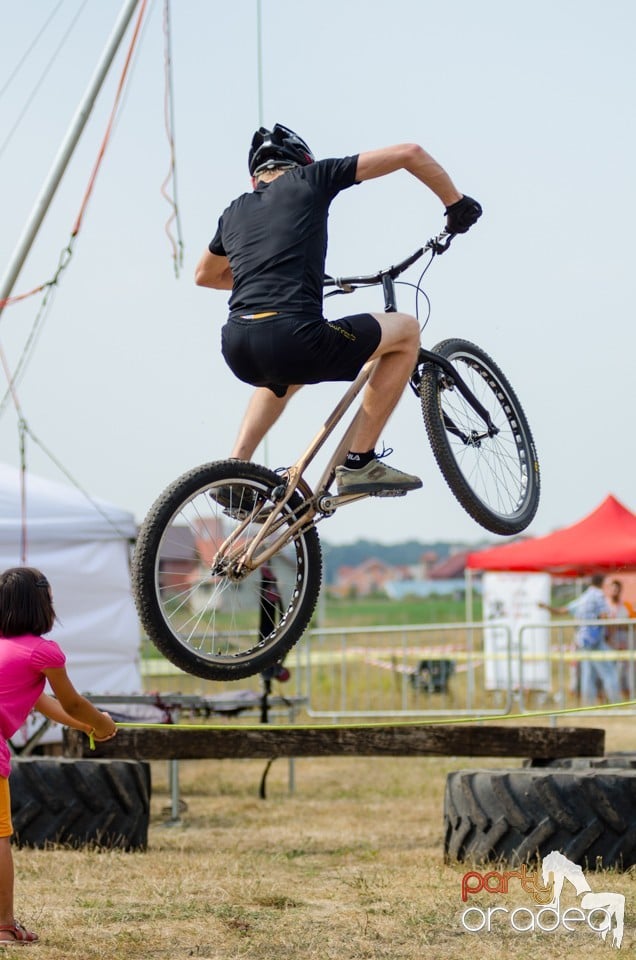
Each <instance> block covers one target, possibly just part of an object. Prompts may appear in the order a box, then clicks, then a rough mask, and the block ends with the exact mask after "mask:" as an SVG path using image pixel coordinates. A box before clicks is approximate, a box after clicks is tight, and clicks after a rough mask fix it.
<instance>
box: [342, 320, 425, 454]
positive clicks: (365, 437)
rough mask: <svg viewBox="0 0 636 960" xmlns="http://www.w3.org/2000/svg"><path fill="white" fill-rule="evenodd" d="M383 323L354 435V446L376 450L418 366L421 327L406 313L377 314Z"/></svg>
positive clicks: (354, 448) (361, 449)
mask: <svg viewBox="0 0 636 960" xmlns="http://www.w3.org/2000/svg"><path fill="white" fill-rule="evenodd" d="M374 317H375V318H376V319H377V320H378V322H379V323H380V325H381V326H382V339H381V340H380V344H379V346H378V348H377V350H376V351H375V353H374V354H373V355H372V356H371V357H370V358H369V359H371V360H374V359H376V358H377V359H378V363H377V364H376V367H375V370H374V371H373V374H372V376H371V379H370V380H369V382H368V384H367V386H366V387H365V390H364V394H363V396H362V405H361V409H360V413H359V416H358V418H357V421H356V428H355V431H354V434H353V437H352V439H351V449H352V450H357V451H361V452H362V451H366V450H373V449H374V448H375V445H376V443H377V442H378V438H379V436H380V433H381V432H382V430H383V429H384V427H385V425H386V422H387V420H388V419H389V417H390V416H391V414H392V413H393V410H394V409H395V407H396V405H397V403H398V401H399V399H400V397H401V396H402V393H403V392H404V387H405V386H406V384H407V383H408V380H409V377H410V376H411V374H412V372H413V368H414V367H415V362H416V360H417V353H418V349H419V345H420V330H419V326H418V323H417V320H416V319H415V317H411V316H409V314H405V313H382V314H374Z"/></svg>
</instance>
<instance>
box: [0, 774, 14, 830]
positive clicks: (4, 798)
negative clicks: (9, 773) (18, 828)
mask: <svg viewBox="0 0 636 960" xmlns="http://www.w3.org/2000/svg"><path fill="white" fill-rule="evenodd" d="M12 833H13V824H12V823H11V794H10V793H9V781H8V780H7V778H6V777H0V837H10V836H11V834H12Z"/></svg>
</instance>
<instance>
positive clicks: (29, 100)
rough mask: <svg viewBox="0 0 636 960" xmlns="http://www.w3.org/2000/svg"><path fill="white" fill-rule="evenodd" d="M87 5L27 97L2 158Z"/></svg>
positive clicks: (0, 147) (5, 142) (0, 148)
mask: <svg viewBox="0 0 636 960" xmlns="http://www.w3.org/2000/svg"><path fill="white" fill-rule="evenodd" d="M87 3H88V0H84V2H83V3H82V5H81V7H80V8H79V10H78V11H77V13H76V14H75V16H74V17H73V19H72V20H71V23H70V25H69V27H68V29H67V30H66V32H65V33H64V35H63V36H62V39H61V40H60V42H59V44H58V45H57V47H56V49H55V51H54V53H53V56H52V57H51V58H50V60H49V61H48V63H47V64H46V66H45V68H44V70H43V71H42V74H41V75H40V78H39V80H38V81H37V83H36V84H35V86H34V87H33V89H32V91H31V93H30V94H29V96H28V97H27V99H26V102H25V104H24V106H23V107H22V110H21V111H20V113H19V114H18V118H17V120H16V121H15V123H14V124H13V126H12V127H11V129H10V130H9V132H8V134H7V135H6V137H5V138H4V140H3V141H2V143H1V144H0V157H1V156H2V154H3V153H4V151H5V150H6V148H7V146H8V145H9V143H10V142H11V140H12V139H13V135H14V133H15V132H16V130H17V129H18V127H19V126H20V124H21V123H22V121H23V120H24V118H25V116H26V114H27V112H28V109H29V107H30V106H31V104H32V103H33V100H34V99H35V96H36V94H37V92H38V91H39V89H40V87H41V86H42V84H43V83H44V81H45V80H46V78H47V76H48V73H49V70H50V69H51V67H52V66H53V64H54V63H55V61H56V60H57V58H58V57H59V55H60V53H61V51H62V49H63V48H64V45H65V44H66V41H67V40H68V38H69V37H70V35H71V33H72V32H73V28H74V26H75V24H76V23H77V21H78V20H79V18H80V15H81V14H82V11H83V10H84V8H85V7H86V4H87Z"/></svg>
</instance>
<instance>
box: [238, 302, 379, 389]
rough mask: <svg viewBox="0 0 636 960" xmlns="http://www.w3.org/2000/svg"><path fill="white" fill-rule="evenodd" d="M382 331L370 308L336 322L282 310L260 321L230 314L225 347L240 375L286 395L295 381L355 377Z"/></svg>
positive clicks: (257, 385) (248, 380)
mask: <svg viewBox="0 0 636 960" xmlns="http://www.w3.org/2000/svg"><path fill="white" fill-rule="evenodd" d="M381 336H382V329H381V327H380V324H379V323H378V321H377V320H376V319H375V317H373V316H372V315H371V314H370V313H357V314H355V315H354V316H351V317H343V319H342V320H333V321H327V320H324V319H323V318H322V317H318V318H316V319H312V320H307V319H306V318H304V317H299V316H289V315H285V314H280V313H279V314H276V315H275V316H272V317H264V318H262V319H260V320H248V319H245V318H243V317H231V318H230V319H229V320H228V322H227V323H226V324H225V326H224V327H223V329H222V331H221V349H222V351H223V356H224V357H225V360H226V362H227V364H228V366H229V367H230V369H231V370H232V372H233V373H234V374H236V376H237V377H238V378H239V380H243V381H244V382H245V383H251V384H252V385H253V386H255V387H269V389H270V390H272V391H273V392H274V393H275V394H276V396H277V397H284V396H285V394H286V393H287V387H289V386H292V385H293V384H297V383H324V382H326V381H331V380H355V378H356V377H357V376H358V374H359V372H360V370H361V369H362V367H363V366H364V364H365V363H366V362H367V360H368V359H369V357H370V356H371V355H372V354H373V353H374V352H375V351H376V349H377V347H378V345H379V343H380V338H381Z"/></svg>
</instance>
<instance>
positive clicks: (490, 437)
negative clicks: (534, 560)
mask: <svg viewBox="0 0 636 960" xmlns="http://www.w3.org/2000/svg"><path fill="white" fill-rule="evenodd" d="M432 352H433V353H437V354H439V355H440V356H441V357H444V358H445V359H447V360H448V361H449V362H450V363H451V364H452V365H453V367H454V368H455V369H456V371H457V374H458V376H459V378H460V379H461V380H463V382H464V383H465V384H466V386H467V387H468V388H469V390H470V391H471V392H472V394H473V395H474V397H475V398H476V400H477V401H478V402H479V404H481V407H482V408H483V410H485V411H486V413H487V414H488V415H489V416H490V425H488V424H487V423H485V421H484V418H483V416H482V415H480V414H479V413H477V412H476V410H475V408H474V406H473V405H472V404H471V403H470V401H469V400H468V399H467V398H466V397H465V396H464V395H463V394H462V393H461V391H460V390H459V389H458V387H457V384H456V381H455V380H454V379H453V377H452V376H450V375H449V374H448V373H447V372H445V371H443V370H442V369H441V368H440V367H437V366H435V364H433V363H429V364H426V365H425V366H424V369H423V371H422V378H421V383H420V397H421V404H422V414H423V417H424V423H425V425H426V431H427V433H428V437H429V440H430V443H431V447H432V450H433V454H434V456H435V459H436V460H437V464H438V466H439V468H440V470H441V471H442V474H443V476H444V479H445V480H446V483H447V484H448V486H449V487H450V489H451V490H452V492H453V494H454V495H455V497H456V498H457V499H458V500H459V502H460V503H461V505H462V506H463V507H464V509H465V510H466V512H467V513H468V514H469V515H470V516H471V517H472V518H473V520H476V521H477V523H479V524H481V526H482V527H485V528H486V530H490V532H491V533H498V534H503V535H512V534H516V533H521V531H522V530H525V529H526V527H527V526H528V524H529V523H530V522H531V520H532V518H533V517H534V515H535V513H536V512H537V507H538V506H539V491H540V478H539V463H538V460H537V454H536V450H535V446H534V440H533V439H532V433H531V432H530V427H529V426H528V421H527V419H526V416H525V414H524V412H523V409H522V407H521V404H520V403H519V400H518V399H517V395H516V394H515V392H514V390H513V389H512V387H511V386H510V383H509V382H508V380H507V378H506V377H505V376H504V374H503V373H502V372H501V370H500V369H499V367H498V366H497V364H496V363H495V362H494V360H492V359H491V358H490V357H489V356H488V354H487V353H485V352H484V351H483V350H482V349H481V348H480V347H477V346H475V344H473V343H469V342H468V341H467V340H455V339H453V340H444V341H442V342H441V343H438V344H437V346H435V347H433V350H432Z"/></svg>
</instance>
